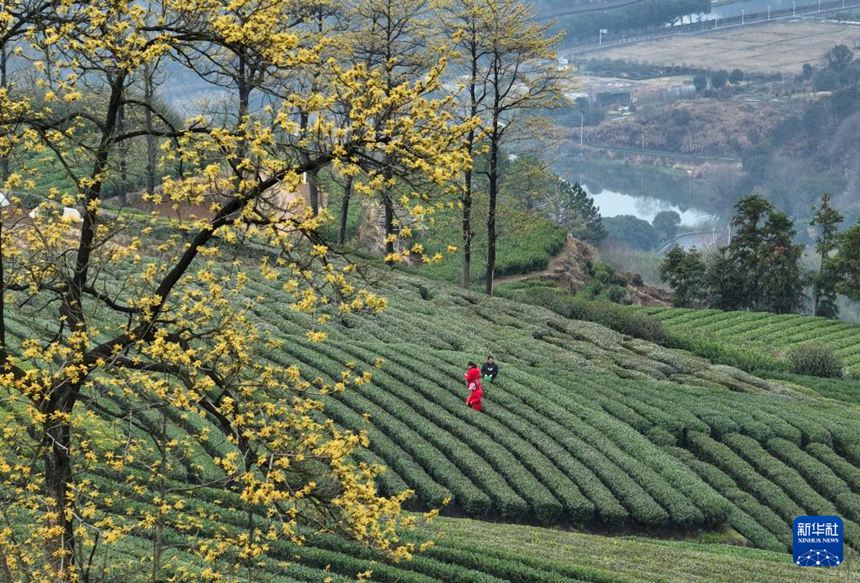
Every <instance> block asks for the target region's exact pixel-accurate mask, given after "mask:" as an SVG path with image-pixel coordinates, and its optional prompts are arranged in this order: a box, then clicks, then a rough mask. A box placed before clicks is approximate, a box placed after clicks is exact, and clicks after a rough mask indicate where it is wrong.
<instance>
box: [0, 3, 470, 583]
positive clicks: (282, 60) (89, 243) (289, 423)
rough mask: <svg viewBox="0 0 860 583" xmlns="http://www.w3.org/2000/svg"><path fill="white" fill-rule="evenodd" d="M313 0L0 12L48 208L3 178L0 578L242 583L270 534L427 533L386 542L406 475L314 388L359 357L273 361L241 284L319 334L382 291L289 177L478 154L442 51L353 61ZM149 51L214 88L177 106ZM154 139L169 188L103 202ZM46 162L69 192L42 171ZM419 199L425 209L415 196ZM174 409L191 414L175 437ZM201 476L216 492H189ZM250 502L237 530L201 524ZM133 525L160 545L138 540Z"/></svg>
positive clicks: (19, 173)
mask: <svg viewBox="0 0 860 583" xmlns="http://www.w3.org/2000/svg"><path fill="white" fill-rule="evenodd" d="M37 5H38V8H39V9H38V10H31V9H30V8H31V7H33V6H37ZM22 7H24V8H27V9H24V8H22ZM28 7H29V8H28ZM306 8H307V4H306V3H303V2H301V1H299V0H232V1H230V2H223V1H215V0H181V1H179V0H162V1H160V2H149V3H129V2H120V1H117V0H93V1H88V2H72V1H69V0H61V1H58V2H50V3H44V4H40V3H25V2H21V3H20V4H16V3H10V2H6V3H3V4H2V5H0V27H2V29H0V33H3V35H5V36H3V35H0V40H2V39H3V38H7V39H9V40H10V42H12V41H13V39H14V41H13V44H14V49H15V51H16V54H17V56H15V57H14V58H17V59H20V60H21V62H24V61H27V62H29V63H31V64H32V68H33V70H34V73H33V74H32V77H31V79H30V82H29V83H28V84H26V85H25V84H24V83H20V84H18V85H12V86H10V87H8V88H7V89H3V90H0V136H2V139H3V141H2V143H0V146H2V148H3V150H4V152H2V153H6V154H8V157H9V160H10V173H9V176H8V177H7V179H6V181H5V182H6V184H5V189H6V191H7V192H10V193H11V192H25V193H40V195H41V199H40V202H39V204H38V205H37V206H36V207H35V208H33V205H32V204H28V203H26V202H25V200H24V199H22V198H20V197H15V196H12V195H11V194H10V197H9V198H10V199H11V201H12V203H13V204H10V205H9V206H5V207H2V210H0V285H2V287H0V400H2V403H3V405H2V407H0V427H2V431H3V439H2V444H0V502H2V504H3V508H4V512H3V513H2V517H3V520H4V521H5V522H4V523H3V524H0V551H2V552H0V555H2V557H3V559H2V562H0V572H2V573H6V574H9V576H10V577H12V579H13V580H19V579H20V580H32V581H78V580H95V579H96V578H97V577H98V576H101V577H104V578H110V577H114V578H115V577H117V576H119V575H122V574H123V573H126V572H136V573H138V572H148V573H151V579H152V580H163V579H165V578H168V577H173V578H177V579H181V580H194V579H198V578H199V579H224V578H225V577H236V578H243V577H244V578H248V577H251V573H252V571H253V569H255V568H257V567H258V566H259V565H260V563H261V561H264V560H265V557H266V555H267V553H268V551H269V549H270V547H271V544H272V542H273V541H276V540H279V539H289V540H293V541H295V542H301V539H302V532H301V530H300V528H299V525H300V524H302V523H303V521H304V524H313V525H317V527H318V528H323V529H332V530H338V531H339V532H342V533H344V534H347V535H350V536H352V537H355V538H357V539H359V540H362V541H365V542H367V543H368V544H371V545H374V546H376V547H378V548H381V549H383V550H385V551H387V552H390V553H392V554H394V555H396V556H408V554H409V553H410V552H411V547H410V546H409V545H404V544H401V543H399V542H398V537H397V536H396V532H397V529H399V528H400V527H401V526H402V525H404V524H407V525H408V523H409V522H410V520H408V519H407V518H406V517H403V516H401V514H400V505H401V503H402V502H403V500H404V499H405V496H406V495H407V493H404V494H403V495H401V496H395V497H392V498H384V497H380V496H379V495H378V494H377V493H376V489H375V487H374V483H375V476H376V474H377V472H378V471H379V468H374V467H367V466H363V465H362V466H359V465H357V464H355V463H354V462H353V461H352V458H351V455H350V454H351V453H352V452H353V451H354V450H355V448H357V447H360V446H362V445H363V444H365V443H366V437H365V436H364V435H362V434H355V433H351V432H346V431H343V430H341V429H339V428H338V427H336V426H335V425H334V424H333V423H332V422H331V421H329V420H327V419H326V417H325V413H324V411H323V408H322V405H321V403H320V401H319V399H318V395H319V394H321V393H326V392H329V391H340V390H348V389H349V386H350V385H352V384H363V383H366V382H368V381H369V375H368V374H362V373H360V372H354V371H347V372H346V373H345V374H344V377H343V381H342V382H339V383H337V384H336V385H333V386H327V385H325V384H323V383H320V382H311V381H308V380H306V379H305V378H304V377H303V376H302V373H301V370H300V369H299V368H297V367H294V366H286V367H284V366H275V365H273V364H271V363H269V362H267V361H265V360H264V359H262V358H261V353H262V352H264V351H269V352H271V351H277V350H278V349H279V344H278V343H277V342H276V341H274V340H273V339H271V338H268V337H267V336H266V335H265V334H264V333H263V332H260V331H259V330H258V329H257V326H256V323H255V322H254V320H253V317H252V316H251V312H252V309H253V302H251V301H250V300H248V299H247V298H249V297H253V294H250V293H249V292H248V290H247V289H246V286H247V284H248V281H249V280H250V279H251V278H252V277H262V278H266V279H268V280H271V281H280V282H282V286H283V293H284V297H283V298H280V301H284V302H288V303H289V304H290V305H291V306H292V308H293V309H295V310H299V311H304V312H307V313H310V314H313V315H314V317H315V321H316V322H317V324H318V325H317V326H316V327H315V328H314V329H309V330H307V337H308V339H309V340H311V341H322V340H324V339H325V330H324V325H325V321H326V320H327V318H328V317H329V315H328V312H331V311H335V312H337V311H340V312H356V311H364V310H380V309H383V308H384V306H385V300H384V298H381V297H379V296H377V295H376V294H374V293H373V292H372V290H369V289H365V288H363V287H362V286H361V284H360V283H358V282H357V281H356V280H355V279H354V277H353V276H352V272H353V271H354V268H353V267H352V266H351V265H349V264H348V263H347V262H345V261H344V260H342V259H341V258H337V257H333V256H332V254H331V252H330V251H329V249H328V247H327V246H326V244H325V243H324V241H322V240H321V239H320V237H319V235H318V231H319V227H320V226H321V225H322V224H323V222H324V221H325V220H326V218H327V217H326V216H325V213H320V214H319V215H315V214H314V213H313V212H311V210H310V209H304V208H303V207H301V205H298V204H297V203H296V201H295V198H294V196H292V194H291V193H294V192H295V191H296V190H297V188H298V186H299V184H300V182H301V180H302V175H303V174H305V173H313V172H315V171H318V170H319V169H321V168H323V167H326V166H331V167H332V168H333V169H334V170H335V171H337V172H339V173H342V174H345V175H351V176H363V177H366V178H365V180H366V184H363V187H364V188H373V187H374V186H375V185H379V184H382V183H384V184H385V185H386V186H388V185H390V184H393V183H395V182H396V180H397V177H398V176H401V175H410V176H414V175H416V174H422V175H423V176H424V177H425V178H426V180H427V181H429V182H430V183H434V184H439V185H442V184H445V183H447V182H448V181H449V180H451V178H452V177H453V176H454V175H455V174H456V173H458V172H460V171H462V168H463V167H464V166H465V165H466V164H467V163H468V155H467V154H466V153H465V152H464V151H463V150H462V148H461V144H462V143H463V134H464V132H465V131H467V127H466V125H467V124H466V125H456V124H453V123H452V122H451V119H450V117H449V116H448V115H447V114H446V113H445V112H446V102H442V101H439V100H438V99H437V98H436V97H435V95H436V92H437V90H438V87H439V79H440V76H441V75H442V72H443V71H442V69H443V67H442V64H440V63H436V64H434V65H432V66H430V67H429V68H428V69H427V71H426V72H425V73H424V74H423V75H422V76H420V77H419V78H416V77H409V76H404V77H400V78H397V79H393V78H391V77H386V76H382V75H380V74H379V71H378V70H377V69H376V68H374V67H368V66H365V65H362V64H360V63H359V64H356V63H354V62H351V61H350V60H348V59H339V58H338V57H337V56H336V55H333V54H332V51H330V50H329V48H330V46H331V45H330V43H331V39H330V38H328V36H327V35H325V34H319V30H318V29H316V30H315V29H314V26H313V23H314V21H313V19H314V12H313V11H308V10H306ZM316 22H317V23H318V22H319V20H317V21H316ZM13 29H14V30H13ZM345 50H348V47H347V48H346V49H345ZM156 61H158V62H161V63H162V66H163V70H164V71H166V73H165V75H167V78H166V82H165V87H171V86H172V79H171V77H173V80H179V79H185V80H187V79H188V78H189V77H194V78H196V79H197V80H198V83H201V84H204V86H208V85H211V87H212V89H213V91H212V94H213V95H216V96H218V97H217V98H216V99H214V100H211V101H210V102H209V103H208V104H207V106H206V107H205V108H203V107H201V108H198V110H197V112H195V113H192V115H191V116H190V117H189V118H188V119H187V120H185V121H184V122H182V123H177V122H176V121H175V119H174V117H173V116H170V115H167V114H166V113H165V112H164V111H163V110H160V109H159V107H158V101H157V100H155V99H140V98H137V97H136V96H137V95H140V94H141V93H143V92H141V91H140V90H139V88H138V85H139V84H141V83H142V82H145V79H146V78H147V71H148V70H150V69H149V68H150V67H151V66H152V65H153V64H154V63H155V62H156ZM165 63H166V64H165ZM296 78H302V79H312V80H313V83H301V84H296V83H293V82H292V80H293V79H296ZM345 103H346V104H349V107H348V108H344V107H343V104H345ZM123 117H124V118H125V119H144V118H146V119H147V120H148V122H147V123H146V124H139V125H130V124H127V123H122V119H123ZM153 138H154V139H157V140H159V141H160V143H162V144H163V147H162V151H161V158H162V160H161V165H160V168H161V173H162V176H163V178H162V183H161V185H160V187H159V188H157V189H154V191H153V192H151V193H146V194H142V195H141V196H140V197H139V199H138V201H137V202H138V204H137V206H136V208H133V209H131V208H125V207H121V206H120V207H118V206H114V205H111V204H110V201H108V200H106V195H105V192H106V188H105V186H106V185H107V184H109V182H110V181H111V180H112V179H113V178H115V175H116V174H117V159H118V156H119V154H120V153H121V152H122V151H123V148H127V146H128V144H129V143H136V142H137V141H138V140H147V139H149V140H152V139H153ZM126 151H127V150H126ZM46 167H53V168H59V169H61V171H62V173H63V174H64V177H65V179H66V182H64V183H63V184H72V185H73V187H71V188H66V187H63V186H56V185H54V186H50V185H47V184H45V181H44V172H43V171H44V169H45V168H46ZM380 181H382V182H380ZM150 190H151V189H150ZM25 198H26V199H27V200H30V199H31V197H25ZM407 206H408V208H410V209H412V210H413V212H415V213H417V214H421V213H422V212H423V211H422V203H421V201H420V197H419V198H418V199H417V200H416V202H415V203H414V204H411V205H407ZM261 301H265V298H263V299H261ZM176 420H181V421H182V422H183V423H185V424H186V426H188V427H191V428H192V429H190V430H189V431H188V432H187V434H186V435H184V436H177V435H173V434H171V432H170V431H169V430H168V425H169V423H173V422H175V421H176ZM213 431H217V433H218V436H217V437H215V436H213V435H212V433H213ZM213 440H214V442H216V443H217V444H218V445H217V447H216V446H214V445H212V443H213ZM201 444H203V446H202V447H201ZM206 444H209V446H206ZM204 458H205V459H204ZM180 470H181V471H180ZM180 474H181V477H182V480H179V482H178V483H177V480H178V476H179V475H180ZM105 479H109V480H108V481H107V482H106V481H105ZM206 489H210V490H214V491H216V492H223V495H219V496H217V497H216V499H215V500H212V502H211V504H210V505H209V506H207V507H205V508H204V507H200V506H194V507H193V508H192V506H193V505H191V504H190V503H189V501H190V500H191V499H192V498H193V497H194V496H193V495H194V493H195V492H198V491H201V492H202V491H203V490H206ZM207 491H208V490H207ZM236 513H240V514H242V515H243V516H245V519H244V520H242V521H241V527H240V526H235V525H234V526H233V527H230V528H227V527H224V528H220V529H217V530H215V531H213V530H212V529H207V528H205V524H206V521H207V520H212V519H216V520H217V519H219V518H222V517H223V516H232V515H235V514H236ZM228 522H229V521H228ZM168 532H173V533H180V534H181V535H182V537H183V538H184V540H183V541H180V542H177V541H172V540H169V538H170V537H168V536H167V533H168ZM129 537H145V538H146V539H148V540H151V541H152V547H151V553H148V554H146V556H143V557H140V556H136V557H132V558H128V555H126V554H124V553H123V552H122V551H121V549H122V545H123V544H124V541H126V540H127V539H129ZM168 549H173V550H176V549H180V550H181V551H182V553H184V554H183V555H182V556H184V557H186V558H185V559H180V558H179V556H180V555H179V554H177V553H176V552H169V553H168V552H166V551H167V550H168ZM108 559H110V560H108ZM96 564H102V565H106V564H109V565H111V566H110V567H102V570H101V571H98V573H97V571H96V569H95V567H94V565H96ZM99 573H100V575H99Z"/></svg>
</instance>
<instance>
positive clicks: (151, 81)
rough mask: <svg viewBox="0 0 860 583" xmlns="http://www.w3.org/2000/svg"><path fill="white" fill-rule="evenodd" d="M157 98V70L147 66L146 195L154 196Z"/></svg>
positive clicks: (145, 119)
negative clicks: (152, 109) (154, 114)
mask: <svg viewBox="0 0 860 583" xmlns="http://www.w3.org/2000/svg"><path fill="white" fill-rule="evenodd" d="M154 98H155V70H154V69H152V68H151V65H149V64H147V65H146V66H145V68H144V82H143V100H144V102H145V103H146V105H147V107H146V108H144V110H143V115H144V121H145V123H146V193H147V194H152V193H154V192H155V181H156V176H155V162H156V155H157V154H156V148H157V145H156V141H155V136H153V135H152V133H153V131H154V130H155V128H154V127H153V124H152V111H150V108H152V107H154V104H153V99H154Z"/></svg>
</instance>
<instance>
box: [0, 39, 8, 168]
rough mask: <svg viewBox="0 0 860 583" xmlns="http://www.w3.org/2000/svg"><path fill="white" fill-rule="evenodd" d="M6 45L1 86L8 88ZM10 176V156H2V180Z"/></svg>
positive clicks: (0, 60) (1, 50)
mask: <svg viewBox="0 0 860 583" xmlns="http://www.w3.org/2000/svg"><path fill="white" fill-rule="evenodd" d="M6 59H7V54H6V45H5V44H4V45H3V46H2V47H0V88H2V89H8V87H9V85H8V78H7V77H6ZM7 178H9V156H8V155H3V156H0V180H2V181H3V182H6V179H7Z"/></svg>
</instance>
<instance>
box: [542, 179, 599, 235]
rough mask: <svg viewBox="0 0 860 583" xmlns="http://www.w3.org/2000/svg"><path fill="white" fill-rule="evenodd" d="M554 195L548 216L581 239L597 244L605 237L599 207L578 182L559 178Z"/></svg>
mask: <svg viewBox="0 0 860 583" xmlns="http://www.w3.org/2000/svg"><path fill="white" fill-rule="evenodd" d="M555 190H556V193H555V196H554V197H553V198H552V199H551V200H550V204H549V208H548V210H549V213H550V216H551V217H552V218H553V219H554V220H555V221H556V222H557V223H558V224H560V225H562V226H563V227H565V228H566V229H567V230H568V232H569V233H570V234H571V235H573V236H574V237H576V238H577V239H582V240H583V241H588V242H589V243H594V244H598V243H600V242H601V241H602V240H603V239H604V238H606V230H605V229H604V228H603V220H602V218H601V217H600V209H599V208H597V206H596V205H595V204H594V199H593V198H592V197H590V196H589V195H588V193H587V192H586V191H585V189H584V188H582V186H580V185H579V184H571V183H570V182H568V181H566V180H564V179H562V178H559V179H558V180H557V182H556V187H555Z"/></svg>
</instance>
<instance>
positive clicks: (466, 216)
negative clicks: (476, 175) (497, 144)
mask: <svg viewBox="0 0 860 583" xmlns="http://www.w3.org/2000/svg"><path fill="white" fill-rule="evenodd" d="M468 149H469V150H470V152H469V155H471V149H472V148H471V144H470V145H469V148H468ZM460 283H461V284H462V285H463V287H464V288H468V287H469V286H470V285H471V284H472V171H471V170H466V172H465V185H464V190H463V273H462V276H461V278H460Z"/></svg>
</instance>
